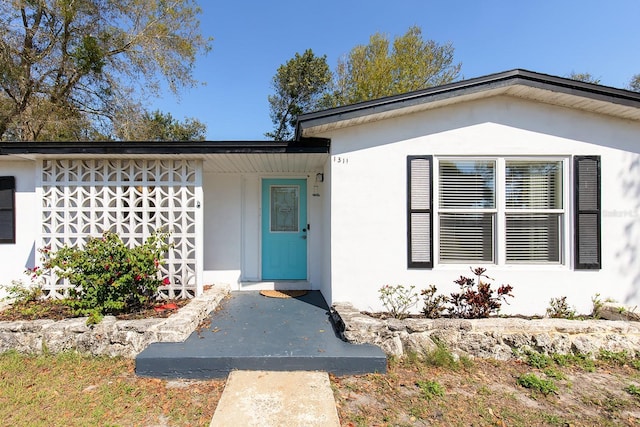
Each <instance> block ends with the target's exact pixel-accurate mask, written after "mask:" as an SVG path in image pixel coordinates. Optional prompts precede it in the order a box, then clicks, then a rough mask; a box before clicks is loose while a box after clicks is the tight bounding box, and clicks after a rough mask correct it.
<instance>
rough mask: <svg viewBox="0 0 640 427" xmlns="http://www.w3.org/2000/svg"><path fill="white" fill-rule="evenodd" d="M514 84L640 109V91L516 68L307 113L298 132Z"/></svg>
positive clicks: (302, 117) (300, 118)
mask: <svg viewBox="0 0 640 427" xmlns="http://www.w3.org/2000/svg"><path fill="white" fill-rule="evenodd" d="M514 85H525V86H530V87H535V88H539V89H546V90H550V91H555V92H562V93H566V94H571V95H577V96H583V97H587V98H592V99H598V100H602V101H607V102H613V103H616V104H621V105H625V106H630V107H636V108H640V93H638V92H633V91H629V90H625V89H619V88H613V87H609V86H602V85H597V84H593V83H586V82H581V81H577V80H572V79H568V78H564V77H557V76H551V75H548V74H542V73H536V72H533V71H528V70H523V69H515V70H510V71H505V72H501V73H495V74H489V75H487V76H482V77H476V78H472V79H468V80H461V81H458V82H453V83H448V84H445V85H441V86H435V87H431V88H428V89H423V90H419V91H414V92H408V93H404V94H400V95H394V96H388V97H384V98H380V99H375V100H372V101H366V102H361V103H357V104H352V105H346V106H343V107H337V108H332V109H329V110H323V111H318V112H314V113H308V114H303V115H301V116H300V117H299V118H298V124H297V127H296V132H297V134H298V135H302V131H303V130H304V129H306V128H309V127H314V126H320V125H325V124H330V123H334V122H339V121H342V120H348V119H353V118H358V117H363V116H367V115H372V114H377V113H383V112H387V111H392V110H396V109H399V108H406V107H411V106H414V105H419V104H425V103H428V102H434V101H439V100H443V99H448V98H453V97H457V96H463V95H467V94H472V93H476V92H479V91H485V90H491V89H496V88H501V87H506V86H514Z"/></svg>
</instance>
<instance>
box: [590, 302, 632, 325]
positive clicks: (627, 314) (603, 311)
mask: <svg viewBox="0 0 640 427" xmlns="http://www.w3.org/2000/svg"><path fill="white" fill-rule="evenodd" d="M598 315H599V316H600V318H601V319H606V320H632V321H636V322H637V321H640V309H639V308H638V306H635V305H634V306H631V305H625V304H618V303H613V302H608V303H604V304H603V305H602V307H600V310H599V311H598Z"/></svg>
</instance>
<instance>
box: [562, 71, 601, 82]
mask: <svg viewBox="0 0 640 427" xmlns="http://www.w3.org/2000/svg"><path fill="white" fill-rule="evenodd" d="M567 77H568V78H570V79H572V80H578V81H580V82H585V83H593V84H596V85H599V84H600V80H601V79H600V78H599V77H595V76H593V75H592V74H591V73H577V72H575V71H572V72H571V73H570V74H569V75H568V76H567Z"/></svg>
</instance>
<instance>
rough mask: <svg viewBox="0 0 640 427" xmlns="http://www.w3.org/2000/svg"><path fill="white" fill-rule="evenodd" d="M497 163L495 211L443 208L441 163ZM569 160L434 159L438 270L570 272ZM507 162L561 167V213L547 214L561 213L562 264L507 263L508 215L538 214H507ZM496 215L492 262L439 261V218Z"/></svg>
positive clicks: (513, 158)
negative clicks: (476, 267) (522, 268)
mask: <svg viewBox="0 0 640 427" xmlns="http://www.w3.org/2000/svg"><path fill="white" fill-rule="evenodd" d="M475 160H477V161H495V209H479V210H463V209H460V210H455V209H441V208H440V202H439V201H440V162H441V161H475ZM570 160H571V159H570V157H569V156H434V157H433V170H434V173H433V200H434V203H433V222H434V227H433V237H434V240H433V242H434V243H433V251H434V260H435V261H436V265H437V266H438V267H444V268H446V267H449V266H453V267H455V268H459V266H466V267H468V266H469V263H473V264H474V265H476V264H477V265H497V266H505V267H518V266H527V267H538V266H540V267H542V268H569V267H570V265H569V264H570V262H569V260H570V253H569V251H570V249H571V248H570V246H571V245H570V244H569V243H570V242H571V232H572V228H571V209H572V203H573V202H572V201H573V195H572V193H571V176H570V170H571V167H570V166H571V164H570ZM507 161H554V162H557V161H559V162H561V163H562V209H553V210H544V212H545V213H558V214H560V215H561V216H562V217H561V218H562V219H561V224H560V227H561V230H560V239H559V244H560V248H559V253H560V261H559V262H557V263H555V262H554V263H552V262H549V263H524V262H522V263H520V262H518V263H516V262H507V251H506V244H507V241H506V240H507V237H506V214H507V213H508V212H509V213H512V212H518V213H526V212H532V213H533V212H536V211H537V210H531V211H527V210H512V209H510V210H507V208H506V189H505V184H506V176H505V175H506V162H507ZM481 211H482V212H487V213H491V212H495V224H494V234H493V262H477V261H471V260H470V261H459V262H456V261H442V260H441V259H440V214H441V213H457V212H460V213H472V212H481Z"/></svg>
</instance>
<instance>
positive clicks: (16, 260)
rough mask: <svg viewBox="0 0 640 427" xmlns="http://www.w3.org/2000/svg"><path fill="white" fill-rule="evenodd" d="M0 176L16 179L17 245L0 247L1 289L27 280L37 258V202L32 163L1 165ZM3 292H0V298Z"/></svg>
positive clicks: (1, 162) (13, 162) (0, 290)
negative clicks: (15, 282) (27, 273)
mask: <svg viewBox="0 0 640 427" xmlns="http://www.w3.org/2000/svg"><path fill="white" fill-rule="evenodd" d="M0 175H1V176H14V177H15V179H16V195H15V203H16V205H15V206H16V214H15V220H16V243H15V244H7V243H4V244H0V271H2V275H1V276H0V285H10V284H11V281H12V280H20V279H25V280H26V279H27V277H26V276H25V275H24V274H23V272H24V270H25V268H27V267H33V266H34V265H35V261H36V259H37V258H38V253H37V252H36V246H35V243H36V238H37V237H38V235H39V231H40V228H39V222H38V215H39V213H38V212H39V210H38V198H37V197H36V193H35V162H30V161H11V162H9V161H0ZM2 297H4V291H3V290H2V289H0V298H2Z"/></svg>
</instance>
